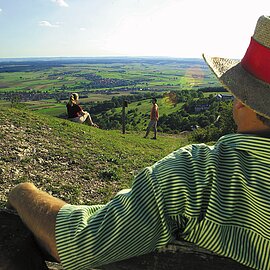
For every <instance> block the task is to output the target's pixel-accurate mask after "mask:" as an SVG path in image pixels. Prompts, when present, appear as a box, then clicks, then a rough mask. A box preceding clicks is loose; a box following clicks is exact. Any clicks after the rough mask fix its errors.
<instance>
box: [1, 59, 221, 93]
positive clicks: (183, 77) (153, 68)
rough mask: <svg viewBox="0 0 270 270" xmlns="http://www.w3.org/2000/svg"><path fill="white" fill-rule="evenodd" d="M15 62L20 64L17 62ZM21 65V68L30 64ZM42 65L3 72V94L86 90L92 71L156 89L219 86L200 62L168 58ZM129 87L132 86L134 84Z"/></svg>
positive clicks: (103, 88) (142, 86)
mask: <svg viewBox="0 0 270 270" xmlns="http://www.w3.org/2000/svg"><path fill="white" fill-rule="evenodd" d="M14 65H15V66H16V64H14ZM17 65H18V69H20V68H21V67H24V65H26V64H24V63H20V64H17ZM39 65H41V67H39V66H38V65H37V67H36V69H35V68H32V69H31V71H27V72H25V71H24V72H23V71H16V72H0V93H1V92H6V91H47V92H53V91H57V90H65V91H68V92H70V91H82V90H83V89H84V87H82V86H83V85H84V84H85V83H86V84H87V83H89V82H91V79H90V80H89V77H88V76H89V74H91V75H97V76H100V77H102V78H103V79H118V80H126V81H131V82H132V86H136V87H139V88H140V87H141V88H156V89H162V90H164V91H168V90H181V89H194V88H198V87H205V86H209V85H212V86H217V85H219V84H218V82H217V80H216V78H215V77H214V76H213V75H212V74H211V72H210V71H209V69H208V68H206V66H205V64H204V63H202V62H200V61H197V62H196V63H193V62H190V63H189V62H187V61H185V62H183V63H182V62H181V61H174V60H170V61H169V60H168V61H166V62H164V63H163V62H159V61H157V60H156V61H147V60H145V61H141V62H139V63H134V61H133V62H132V61H131V62H127V61H123V63H121V62H119V63H111V64H110V63H104V64H96V63H93V64H85V63H73V64H72V63H71V64H65V63H62V62H60V63H59V65H58V66H53V67H50V66H49V67H48V68H44V67H43V66H42V62H41V63H39ZM41 68H42V69H41ZM123 86H125V85H123ZM126 86H127V87H128V86H129V87H130V85H126ZM110 88H111V87H110V86H108V87H106V85H105V86H104V87H95V88H94V89H95V90H96V89H97V90H107V89H110ZM113 88H114V89H117V88H118V87H117V86H115V87H113ZM91 89H92V88H91ZM91 89H90V90H91ZM92 90H93V89H92Z"/></svg>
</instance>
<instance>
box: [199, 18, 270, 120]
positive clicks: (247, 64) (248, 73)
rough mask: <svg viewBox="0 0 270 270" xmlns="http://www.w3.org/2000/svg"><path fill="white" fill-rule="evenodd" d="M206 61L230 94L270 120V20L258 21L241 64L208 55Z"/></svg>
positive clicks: (260, 19)
mask: <svg viewBox="0 0 270 270" xmlns="http://www.w3.org/2000/svg"><path fill="white" fill-rule="evenodd" d="M203 58H204V60H205V61H206V63H207V64H208V65H209V67H210V68H211V69H212V71H213V72H214V73H215V75H216V76H217V78H218V79H219V80H220V81H221V83H222V84H223V85H224V86H225V87H226V88H227V89H228V91H229V92H231V93H232V94H233V95H234V96H235V97H236V98H238V99H239V100H241V101H242V102H243V103H244V104H245V105H247V106H248V107H250V108H251V109H252V110H254V111H256V112H257V113H259V114H260V115H262V116H265V117H267V118H270V17H268V16H261V17H260V18H259V19H258V22H257V25H256V28H255V32H254V35H253V37H251V42H250V45H249V47H248V49H247V52H246V54H245V56H244V58H243V59H242V60H241V61H237V60H233V59H227V58H220V57H209V56H206V55H203Z"/></svg>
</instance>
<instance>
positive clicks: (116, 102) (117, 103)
mask: <svg viewBox="0 0 270 270" xmlns="http://www.w3.org/2000/svg"><path fill="white" fill-rule="evenodd" d="M152 96H153V94H152V93H151V92H146V93H137V94H135V95H128V96H118V97H116V96H114V97H112V99H111V100H105V101H102V102H97V103H94V102H92V103H88V104H84V107H85V108H86V110H88V111H89V112H90V113H91V114H93V115H96V114H99V113H101V114H102V113H103V112H106V111H108V110H111V109H114V108H118V107H122V106H123V101H126V102H127V103H132V102H136V101H140V100H145V99H150V98H152ZM161 96H162V95H157V96H156V97H158V98H159V97H161Z"/></svg>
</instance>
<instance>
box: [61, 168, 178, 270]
mask: <svg viewBox="0 0 270 270" xmlns="http://www.w3.org/2000/svg"><path fill="white" fill-rule="evenodd" d="M172 230H173V228H172V226H171V224H170V222H168V220H167V219H166V214H165V212H164V207H163V197H162V192H161V190H160V187H159V184H158V182H157V180H156V178H155V175H154V174H153V171H152V169H151V168H146V169H144V170H143V171H142V172H141V173H140V174H138V176H137V177H136V179H135V181H134V184H133V187H132V189H131V190H129V192H126V193H122V194H119V195H117V196H116V197H115V198H114V199H113V200H112V201H110V202H109V203H108V204H106V205H104V206H74V205H66V206H64V207H63V208H62V209H61V210H60V212H59V214H58V216H57V222H56V242H57V249H58V253H59V256H60V259H61V263H62V264H63V266H64V269H89V268H90V267H96V266H99V265H104V264H107V263H110V262H114V261H119V260H123V259H126V258H129V257H133V256H137V255H141V254H145V253H148V252H151V251H153V250H154V249H156V248H159V247H162V246H164V245H165V244H167V243H168V242H169V241H170V240H172Z"/></svg>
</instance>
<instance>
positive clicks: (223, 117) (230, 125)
mask: <svg viewBox="0 0 270 270" xmlns="http://www.w3.org/2000/svg"><path fill="white" fill-rule="evenodd" d="M235 132H236V124H235V122H234V120H233V114H232V102H222V103H220V109H219V118H218V121H215V122H214V123H212V124H211V125H208V126H206V127H205V128H200V129H197V130H195V131H194V132H192V133H191V138H192V139H193V141H196V142H210V141H217V140H218V139H219V138H220V137H221V136H223V135H225V134H230V133H235Z"/></svg>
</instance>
